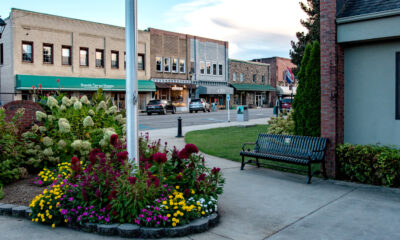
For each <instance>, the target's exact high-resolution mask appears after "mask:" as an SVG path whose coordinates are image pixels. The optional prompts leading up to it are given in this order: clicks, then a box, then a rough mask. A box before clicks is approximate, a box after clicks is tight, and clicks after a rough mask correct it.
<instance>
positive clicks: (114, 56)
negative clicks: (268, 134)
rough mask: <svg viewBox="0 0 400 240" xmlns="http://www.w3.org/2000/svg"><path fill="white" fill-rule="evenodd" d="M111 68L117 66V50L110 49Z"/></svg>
mask: <svg viewBox="0 0 400 240" xmlns="http://www.w3.org/2000/svg"><path fill="white" fill-rule="evenodd" d="M111 68H119V52H118V51H111Z"/></svg>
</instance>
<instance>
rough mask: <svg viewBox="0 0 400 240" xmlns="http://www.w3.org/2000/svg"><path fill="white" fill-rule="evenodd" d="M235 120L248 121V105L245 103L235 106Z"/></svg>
mask: <svg viewBox="0 0 400 240" xmlns="http://www.w3.org/2000/svg"><path fill="white" fill-rule="evenodd" d="M236 120H237V121H239V122H244V121H249V107H248V106H246V105H242V106H237V107H236Z"/></svg>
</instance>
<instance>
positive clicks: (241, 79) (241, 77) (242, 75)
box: [240, 73, 244, 82]
mask: <svg viewBox="0 0 400 240" xmlns="http://www.w3.org/2000/svg"><path fill="white" fill-rule="evenodd" d="M243 81H244V73H241V74H240V82H243Z"/></svg>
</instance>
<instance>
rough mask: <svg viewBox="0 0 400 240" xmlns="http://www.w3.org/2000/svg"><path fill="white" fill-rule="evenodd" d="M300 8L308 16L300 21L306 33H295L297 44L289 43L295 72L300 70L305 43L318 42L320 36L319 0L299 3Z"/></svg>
mask: <svg viewBox="0 0 400 240" xmlns="http://www.w3.org/2000/svg"><path fill="white" fill-rule="evenodd" d="M300 7H301V9H303V11H304V12H305V13H306V14H307V15H308V18H307V19H306V20H300V23H301V25H303V26H304V27H305V28H306V29H307V33H305V32H297V33H296V37H297V42H294V41H291V42H290V44H291V45H292V50H290V52H289V54H290V58H291V59H292V62H293V63H294V64H296V65H297V69H296V72H297V71H299V69H300V66H301V62H302V59H303V56H304V50H305V48H306V45H307V43H313V42H314V41H319V36H320V26H319V23H320V9H319V8H320V0H307V4H305V3H303V2H300Z"/></svg>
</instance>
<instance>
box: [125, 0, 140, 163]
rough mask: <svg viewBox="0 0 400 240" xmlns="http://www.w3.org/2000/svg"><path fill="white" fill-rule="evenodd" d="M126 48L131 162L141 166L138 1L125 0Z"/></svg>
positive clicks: (127, 120)
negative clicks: (138, 112)
mask: <svg viewBox="0 0 400 240" xmlns="http://www.w3.org/2000/svg"><path fill="white" fill-rule="evenodd" d="M125 25H126V26H125V47H126V98H125V99H126V100H125V101H126V104H125V106H126V124H127V129H126V130H127V131H126V135H127V150H128V152H129V161H130V162H131V163H132V164H136V165H139V158H138V152H139V149H138V118H137V101H138V91H137V89H138V81H137V71H136V69H137V59H136V56H137V50H136V49H137V34H138V32H137V0H125Z"/></svg>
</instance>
